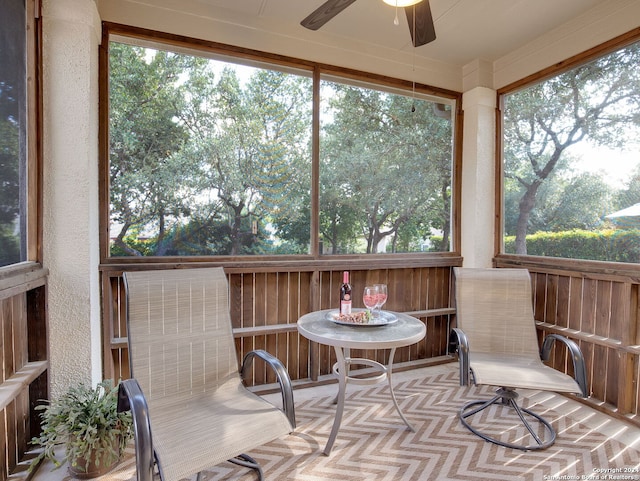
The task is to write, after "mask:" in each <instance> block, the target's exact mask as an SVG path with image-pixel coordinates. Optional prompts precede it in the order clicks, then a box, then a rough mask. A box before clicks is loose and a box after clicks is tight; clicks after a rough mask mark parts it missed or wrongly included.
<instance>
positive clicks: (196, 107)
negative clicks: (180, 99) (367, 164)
mask: <svg viewBox="0 0 640 481" xmlns="http://www.w3.org/2000/svg"><path fill="white" fill-rule="evenodd" d="M204 75H205V76H207V75H208V78H206V79H204V78H203V79H197V82H198V83H200V84H201V85H202V86H203V88H202V89H201V90H200V91H196V90H195V89H194V88H193V85H192V86H191V88H190V90H191V92H197V93H194V94H193V96H192V99H191V100H190V103H189V107H188V109H187V110H186V111H185V114H184V119H185V120H184V121H185V124H187V125H189V126H190V127H189V128H190V131H191V136H192V142H193V144H194V146H195V147H194V151H193V152H192V153H191V155H193V156H194V157H195V158H196V159H197V160H196V161H195V162H196V163H198V164H199V165H200V169H199V176H200V178H201V179H202V182H203V185H202V189H203V191H205V192H209V193H210V194H211V200H210V201H209V203H207V204H206V205H205V206H204V207H203V208H204V209H206V210H207V211H215V212H219V213H220V216H221V218H223V219H226V220H227V222H228V226H229V233H228V237H229V239H230V247H229V251H228V252H226V254H230V255H239V254H247V253H260V252H252V251H255V250H256V249H258V244H255V243H254V241H255V239H256V236H258V235H259V236H262V238H263V239H266V237H267V236H266V233H265V232H264V229H265V228H266V227H267V226H268V225H269V226H271V228H272V229H274V230H275V232H277V231H278V229H281V228H282V225H283V224H284V223H285V222H286V220H288V219H292V218H296V217H297V216H298V215H300V214H301V213H302V212H304V210H303V209H301V207H302V206H303V205H304V194H306V196H307V198H308V195H309V194H308V186H309V184H310V162H309V155H308V154H307V145H308V137H309V133H308V130H309V126H310V105H311V102H310V93H311V88H310V84H309V82H308V79H306V78H304V77H298V76H294V75H289V74H286V73H283V72H277V71H271V70H263V69H260V70H256V71H255V72H254V73H253V74H252V75H251V77H250V79H249V80H248V82H247V83H246V86H244V87H243V86H242V85H241V82H240V79H239V78H238V76H237V74H236V72H235V71H234V70H232V69H229V68H225V69H224V70H223V71H222V72H221V74H220V79H219V81H218V82H217V83H216V82H214V79H213V76H212V73H211V72H209V73H206V72H205V73H204ZM306 224H307V226H309V225H310V223H309V219H308V218H307V219H306ZM308 238H309V230H308V229H307V241H308ZM250 243H251V244H253V247H252V248H250V249H248V250H247V248H248V247H249V244H250Z"/></svg>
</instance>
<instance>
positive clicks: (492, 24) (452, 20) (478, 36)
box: [183, 0, 606, 67]
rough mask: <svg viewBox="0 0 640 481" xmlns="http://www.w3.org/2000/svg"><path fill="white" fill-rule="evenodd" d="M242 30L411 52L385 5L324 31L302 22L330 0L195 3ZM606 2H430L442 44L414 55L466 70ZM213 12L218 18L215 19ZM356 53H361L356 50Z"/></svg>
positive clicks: (377, 2) (353, 11) (365, 8)
mask: <svg viewBox="0 0 640 481" xmlns="http://www.w3.org/2000/svg"><path fill="white" fill-rule="evenodd" d="M196 1H197V2H199V3H200V4H201V5H202V6H204V7H207V8H211V7H214V8H215V15H216V17H218V18H221V17H222V18H224V17H226V18H227V19H228V20H229V21H232V22H235V23H236V24H237V25H238V26H245V27H248V28H251V29H254V30H261V29H262V30H271V31H278V32H280V33H282V34H284V35H286V36H287V37H288V38H290V39H292V40H293V41H295V40H296V39H299V40H302V41H305V42H313V41H314V39H317V41H327V42H330V43H335V42H340V43H341V44H343V45H345V47H346V48H347V49H350V48H349V47H348V46H347V45H348V44H354V45H355V44H360V45H362V44H366V45H368V46H370V47H373V48H375V47H376V46H379V47H380V48H384V49H392V50H394V49H395V50H401V51H403V52H410V51H411V50H412V46H411V39H410V35H409V29H408V26H407V19H406V16H405V15H404V12H403V11H402V10H400V11H399V20H400V25H399V26H395V25H394V22H393V20H394V17H395V8H394V7H390V6H389V5H386V4H385V3H383V2H382V0H358V1H356V2H355V3H354V4H353V5H351V6H349V7H348V8H347V9H346V10H344V11H343V12H342V13H340V14H339V15H338V16H337V17H335V18H333V19H332V20H331V21H329V22H328V23H327V24H326V25H324V26H323V27H322V28H321V29H320V30H318V31H315V32H314V31H310V30H307V29H305V28H304V27H302V26H301V25H300V21H301V20H302V19H303V18H305V17H306V16H307V15H308V14H310V13H311V12H312V11H314V10H315V9H316V8H318V7H319V6H320V5H322V4H323V3H324V0H196ZM605 2H606V0H430V5H431V11H432V15H433V19H434V23H435V30H436V35H437V38H436V40H435V41H434V42H432V43H429V44H427V45H424V46H422V47H418V48H417V49H415V52H411V53H412V55H416V56H424V57H425V58H428V59H432V60H436V61H441V62H444V63H447V64H450V65H455V66H459V67H462V66H464V65H466V64H468V63H469V62H471V61H473V60H475V59H482V60H488V61H494V60H496V59H499V58H500V57H502V56H504V55H505V54H507V53H509V52H512V51H514V50H516V49H518V48H520V47H522V46H523V45H526V44H527V43H529V42H531V41H533V40H534V39H536V38H537V37H539V36H540V35H542V34H544V33H546V32H549V31H551V30H553V29H555V28H557V27H558V26H560V25H562V24H563V23H565V22H567V21H569V20H572V19H574V18H576V17H579V16H580V15H582V14H584V13H585V12H587V11H588V10H589V9H591V8H594V7H597V6H598V5H599V4H603V3H605ZM183 5H184V4H183ZM211 13H212V14H213V13H214V12H213V11H212V12H211ZM355 50H357V49H355Z"/></svg>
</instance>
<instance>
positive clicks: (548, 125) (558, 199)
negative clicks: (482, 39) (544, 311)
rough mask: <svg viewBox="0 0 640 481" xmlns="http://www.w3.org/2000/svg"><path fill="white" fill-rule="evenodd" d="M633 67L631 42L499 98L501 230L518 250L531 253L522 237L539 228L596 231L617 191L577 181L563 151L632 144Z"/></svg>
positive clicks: (636, 94) (638, 84) (639, 99)
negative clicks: (584, 146) (583, 145)
mask: <svg viewBox="0 0 640 481" xmlns="http://www.w3.org/2000/svg"><path fill="white" fill-rule="evenodd" d="M639 62H640V43H635V44H632V45H629V46H626V47H625V48H623V49H621V50H618V51H616V52H613V53H611V54H608V55H605V56H603V57H601V58H598V59H596V60H593V61H591V62H589V63H587V64H584V65H581V66H578V67H576V68H574V69H572V70H569V71H566V72H563V73H561V74H559V75H557V76H555V77H552V78H550V79H548V80H545V81H542V82H540V83H538V84H535V85H531V86H529V87H527V88H525V89H522V90H519V91H517V92H514V93H513V94H510V95H508V96H506V97H505V108H504V122H503V123H504V142H503V144H504V177H505V184H504V185H505V219H506V223H505V225H506V232H507V233H509V234H514V235H515V237H516V243H515V252H516V253H518V254H526V253H531V252H530V251H529V246H528V243H527V242H526V241H525V238H526V235H527V233H529V232H535V231H536V230H538V229H544V230H545V231H549V230H567V229H569V228H589V229H593V228H600V227H601V226H599V225H598V218H599V217H602V215H603V214H606V213H607V212H606V211H605V212H602V211H604V210H605V209H607V208H608V207H609V206H610V205H611V202H612V201H613V199H614V197H615V192H612V190H611V189H606V186H605V185H604V184H603V183H602V182H600V184H598V183H597V182H596V181H595V180H594V179H593V178H591V179H589V178H588V176H585V177H583V178H582V179H578V178H575V175H574V173H575V172H576V171H577V170H580V164H579V162H578V161H576V159H573V158H571V157H570V156H569V155H568V154H569V152H570V151H569V150H568V149H569V148H570V147H571V146H572V145H575V144H578V143H580V142H586V141H589V142H590V144H591V145H596V146H606V147H608V148H610V149H616V148H621V147H623V146H629V145H630V144H632V143H633V138H634V136H636V134H637V132H638V131H639V127H640V122H639V117H638V105H640V70H638V68H637V66H638V63H639ZM606 162H607V159H603V160H602V166H603V169H605V168H606ZM598 214H600V215H598Z"/></svg>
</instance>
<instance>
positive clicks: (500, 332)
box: [451, 267, 587, 450]
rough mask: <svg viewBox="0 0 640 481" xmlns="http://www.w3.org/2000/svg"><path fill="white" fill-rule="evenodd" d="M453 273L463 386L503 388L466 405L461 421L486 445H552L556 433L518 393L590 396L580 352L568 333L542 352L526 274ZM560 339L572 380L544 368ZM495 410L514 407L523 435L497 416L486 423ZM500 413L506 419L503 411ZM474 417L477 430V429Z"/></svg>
mask: <svg viewBox="0 0 640 481" xmlns="http://www.w3.org/2000/svg"><path fill="white" fill-rule="evenodd" d="M454 274H455V283H456V287H455V296H456V323H457V324H456V327H455V328H454V329H453V330H452V333H451V343H452V345H453V346H454V347H455V348H456V349H457V351H458V357H459V366H460V385H461V386H468V385H470V384H471V381H473V383H474V384H476V385H491V386H497V387H499V389H498V390H497V391H496V395H495V396H494V397H492V398H491V399H488V400H480V401H471V402H469V403H467V404H465V405H464V406H463V407H462V409H461V410H460V420H461V422H462V424H463V425H464V426H465V427H466V428H467V429H469V430H470V431H471V432H473V433H475V434H476V435H478V436H480V437H481V438H483V439H485V440H486V441H490V442H492V443H495V444H499V445H501V446H505V447H510V448H515V449H521V450H537V449H545V448H548V447H549V446H551V445H552V444H553V443H554V442H555V439H556V432H555V430H554V429H553V427H552V426H551V424H550V423H549V422H548V421H547V420H545V419H544V418H543V417H542V416H540V415H538V414H536V413H534V412H532V411H531V410H529V409H526V408H524V407H520V406H519V405H518V403H517V398H518V394H517V393H516V389H534V390H539V391H554V392H566V393H574V394H577V395H579V396H581V397H586V396H587V381H586V371H585V364H584V358H583V356H582V353H581V352H580V348H579V347H578V345H577V344H576V343H575V342H574V341H572V340H570V339H568V338H566V337H564V336H560V335H557V334H549V335H547V336H546V337H545V339H544V342H543V344H542V349H539V346H538V337H537V335H536V326H535V320H534V316H533V307H532V304H533V299H532V295H531V279H530V276H529V272H528V271H527V270H526V269H474V268H460V267H456V268H454ZM555 341H561V342H563V343H564V344H565V345H566V347H567V348H568V350H569V353H570V355H571V359H572V360H573V373H574V378H575V379H574V378H572V377H571V376H569V375H567V374H565V373H563V372H560V371H557V370H555V369H553V368H551V367H549V366H547V365H545V364H544V363H543V360H544V361H546V360H548V359H549V354H550V352H551V349H552V346H553V344H554V342H555ZM494 406H497V407H495V409H496V410H497V409H498V408H499V409H507V410H508V409H513V410H514V411H515V413H516V414H517V417H515V416H514V417H513V418H514V419H515V420H518V418H519V420H520V421H521V423H522V424H520V423H519V422H518V423H516V424H517V425H519V426H520V427H522V426H524V428H526V430H525V429H522V430H521V431H522V432H521V433H519V434H516V435H514V432H518V431H517V426H514V427H513V428H512V430H511V431H512V432H511V434H509V433H505V432H504V431H501V430H502V429H505V430H506V428H504V426H502V425H500V423H499V422H498V421H497V420H496V419H493V420H492V421H486V420H484V419H483V418H482V413H483V411H484V412H485V413H488V412H489V411H485V410H488V409H489V408H492V407H494ZM499 412H502V413H503V415H505V411H499ZM507 412H508V411H507ZM511 413H513V411H511ZM498 415H499V414H495V416H496V417H497V416H498ZM474 416H476V417H475V418H474ZM478 419H480V421H478ZM472 420H473V421H474V422H475V426H476V427H474V426H472V424H471V423H472ZM479 425H482V428H480V427H478V426H479ZM480 429H482V432H481V430H480ZM509 435H511V438H510V437H509Z"/></svg>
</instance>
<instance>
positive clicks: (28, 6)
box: [0, 0, 43, 282]
mask: <svg viewBox="0 0 640 481" xmlns="http://www.w3.org/2000/svg"><path fill="white" fill-rule="evenodd" d="M24 3H25V14H26V31H25V40H26V50H25V53H26V59H25V60H26V62H25V65H26V72H25V87H26V123H27V125H26V143H25V146H26V159H25V165H24V169H25V174H24V176H23V179H22V181H21V185H20V196H21V200H20V201H21V202H22V203H23V204H24V205H25V211H26V212H25V215H26V218H25V220H24V221H21V225H22V226H23V228H24V229H25V230H26V232H22V231H21V232H20V236H21V244H23V245H24V253H23V254H24V259H23V260H21V261H19V262H17V263H14V264H8V265H6V266H1V267H0V277H7V278H11V277H13V276H14V275H16V274H18V275H19V274H20V273H22V272H24V271H25V270H31V269H32V268H33V267H32V265H33V264H34V263H40V264H41V263H42V259H43V247H42V198H43V178H42V171H43V168H42V162H43V161H42V141H41V140H42V24H41V17H40V13H41V11H42V6H41V0H25V2H24ZM23 237H24V239H23ZM21 251H22V247H21ZM20 281H21V279H18V282H20Z"/></svg>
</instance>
